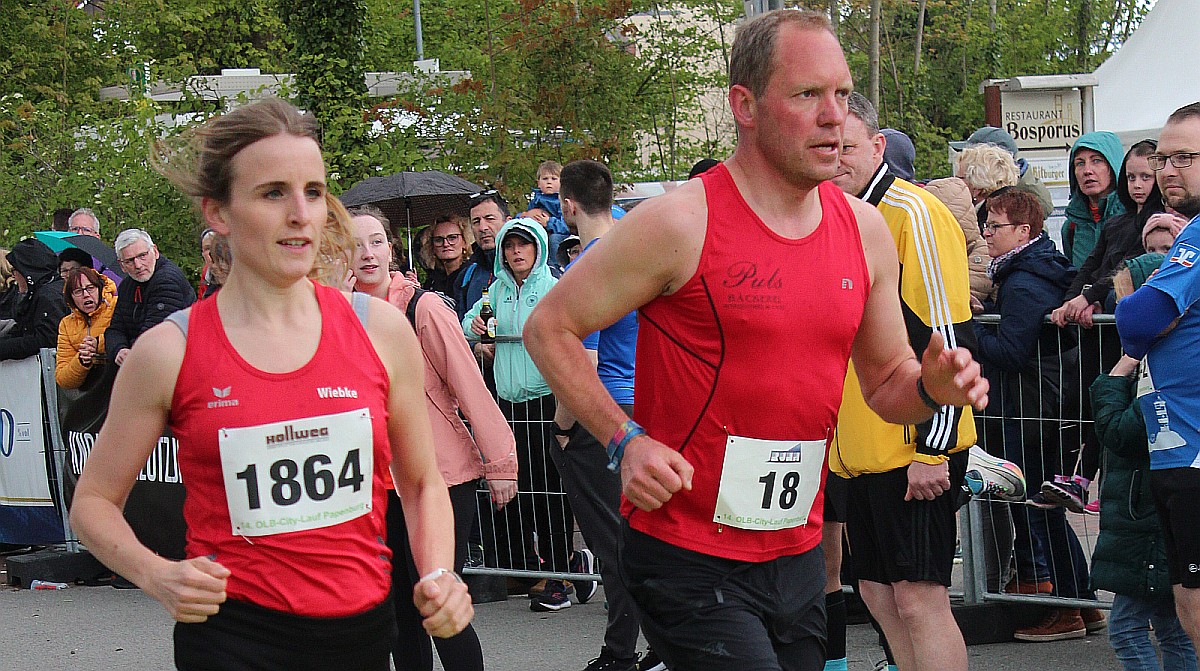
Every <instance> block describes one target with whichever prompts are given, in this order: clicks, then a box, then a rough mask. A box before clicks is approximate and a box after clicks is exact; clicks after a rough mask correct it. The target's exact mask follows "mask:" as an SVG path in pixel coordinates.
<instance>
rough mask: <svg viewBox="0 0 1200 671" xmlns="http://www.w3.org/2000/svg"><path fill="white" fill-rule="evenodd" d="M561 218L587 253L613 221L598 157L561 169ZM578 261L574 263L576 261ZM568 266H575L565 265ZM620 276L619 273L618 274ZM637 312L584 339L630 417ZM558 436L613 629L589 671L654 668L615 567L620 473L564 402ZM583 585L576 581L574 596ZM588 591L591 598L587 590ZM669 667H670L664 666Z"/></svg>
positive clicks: (558, 459)
mask: <svg viewBox="0 0 1200 671" xmlns="http://www.w3.org/2000/svg"><path fill="white" fill-rule="evenodd" d="M559 189H560V190H559V198H560V201H561V204H562V214H563V221H564V222H565V223H566V224H567V227H568V228H569V229H570V231H571V233H573V234H576V235H578V236H579V238H580V242H581V243H582V244H583V253H581V254H580V255H579V257H576V258H577V259H578V258H580V257H582V256H583V255H584V254H587V250H588V249H590V248H591V247H592V246H593V245H595V244H596V243H597V241H599V239H600V238H601V236H603V235H604V234H605V233H606V232H607V231H608V230H609V229H611V228H612V227H613V226H614V225H615V224H616V222H615V221H614V220H613V217H612V194H613V182H612V175H610V174H609V171H608V168H606V167H605V166H604V164H602V163H599V162H597V161H590V160H584V161H575V162H573V163H569V164H568V165H567V166H566V167H564V168H563V169H562V175H561V178H560V186H559ZM572 263H574V262H572ZM567 269H568V272H569V271H570V264H569V265H568V266H567ZM613 279H614V281H616V280H617V279H618V278H613ZM637 329H638V324H637V312H630V313H628V314H626V315H625V316H624V317H622V318H621V319H619V320H618V321H617V322H616V323H614V324H612V325H611V326H609V327H607V328H604V329H602V330H600V331H597V332H596V333H593V334H592V335H590V336H588V337H587V339H585V340H584V347H585V348H586V349H587V350H588V354H589V355H590V356H591V357H593V361H594V363H595V364H596V370H597V373H598V374H599V376H600V381H601V382H603V383H604V387H605V389H607V390H608V393H609V394H610V395H612V397H613V400H615V401H616V402H617V405H619V406H621V409H622V410H624V411H625V413H626V414H627V415H630V416H632V415H633V378H634V356H635V350H636V349H637ZM554 421H555V427H554V434H555V436H556V437H557V438H558V444H559V446H560V447H561V448H562V449H561V450H559V451H557V452H554V453H553V457H554V462H555V465H556V466H558V472H559V474H560V475H561V476H562V480H563V489H564V490H565V491H566V493H567V498H568V499H569V500H570V502H571V509H572V510H573V511H574V512H575V520H576V521H577V522H578V523H579V530H580V531H581V532H582V533H583V538H584V540H585V541H587V546H588V548H589V549H590V550H591V551H592V552H594V553H595V555H596V557H598V558H599V560H600V562H599V563H600V574H601V575H602V576H603V577H604V594H605V596H606V597H607V598H608V626H607V629H606V630H605V634H604V647H602V648H601V649H600V656H599V657H598V658H596V659H595V660H593V661H592V663H591V664H590V665H588V667H587V671H592V670H596V671H599V670H600V669H605V670H612V671H633V670H635V669H650V668H656V667H657V665H658V662H657V661H652V660H649V659H646V658H643V659H642V661H641V664H640V665H639V663H638V657H637V639H638V631H639V629H640V624H641V618H640V616H639V615H638V611H637V607H636V605H635V604H634V602H633V599H632V598H631V597H630V595H629V592H628V590H627V589H626V588H625V583H624V581H622V580H621V576H620V575H619V574H618V572H617V566H618V564H617V539H618V538H619V537H620V535H621V533H620V532H621V509H620V508H621V476H620V474H619V473H615V472H613V471H610V470H608V468H607V466H608V453H607V452H606V450H605V448H604V444H603V443H601V442H600V441H598V440H596V438H595V437H594V436H592V435H591V434H590V433H588V431H587V429H585V428H583V427H582V426H580V425H579V423H578V422H576V421H575V417H574V416H572V415H571V413H570V411H569V410H567V407H566V406H565V405H563V404H561V403H560V404H559V405H558V411H557V412H556V413H555V416H554ZM582 589H585V588H583V587H581V586H580V584H579V583H578V582H577V583H576V590H577V592H576V594H577V596H579V597H582V596H583V593H581V591H580V590H582ZM589 596H590V595H589ZM662 668H665V667H662Z"/></svg>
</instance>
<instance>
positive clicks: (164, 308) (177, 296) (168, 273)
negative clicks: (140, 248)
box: [105, 254, 196, 356]
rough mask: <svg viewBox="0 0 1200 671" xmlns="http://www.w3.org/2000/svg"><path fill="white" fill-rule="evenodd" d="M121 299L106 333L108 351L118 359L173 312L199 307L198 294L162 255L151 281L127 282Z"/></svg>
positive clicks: (120, 296) (129, 280)
mask: <svg viewBox="0 0 1200 671" xmlns="http://www.w3.org/2000/svg"><path fill="white" fill-rule="evenodd" d="M117 299H118V300H117V307H116V309H115V310H114V311H113V318H112V323H111V324H109V330H108V331H105V336H106V337H107V340H108V351H109V353H110V354H113V355H114V356H115V355H116V354H117V352H120V351H121V350H123V349H128V348H130V347H133V342H134V341H135V340H137V339H138V337H139V336H141V335H142V334H143V333H145V332H146V331H147V330H149V329H150V327H152V326H155V325H157V324H158V323H159V322H161V321H163V320H164V319H166V318H167V317H168V316H170V314H171V313H172V312H175V311H176V310H182V309H184V308H186V307H188V306H189V305H191V304H192V303H195V302H196V292H195V291H194V290H193V289H192V285H191V283H190V282H188V280H187V277H185V276H184V274H183V271H182V270H180V269H179V266H177V265H175V264H174V263H172V262H171V260H170V259H168V258H167V257H165V256H162V255H161V254H160V255H159V257H158V262H157V263H155V264H154V274H153V275H151V276H150V279H148V280H146V281H145V282H138V281H136V280H134V279H133V278H132V277H127V278H125V280H124V281H123V282H121V285H120V286H118V287H117Z"/></svg>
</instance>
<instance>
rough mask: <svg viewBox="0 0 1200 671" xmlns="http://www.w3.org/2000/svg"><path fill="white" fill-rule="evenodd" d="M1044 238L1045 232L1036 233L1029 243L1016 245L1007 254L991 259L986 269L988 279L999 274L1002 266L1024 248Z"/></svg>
mask: <svg viewBox="0 0 1200 671" xmlns="http://www.w3.org/2000/svg"><path fill="white" fill-rule="evenodd" d="M1045 236H1046V232H1045V231H1042V232H1041V233H1038V234H1037V236H1036V237H1034V238H1033V239H1032V240H1030V241H1029V242H1026V243H1025V244H1023V245H1017V246H1016V247H1013V248H1012V249H1010V250H1008V251H1007V252H1004V253H1003V254H1001V255H1000V256H997V257H996V258H994V259H992V261H991V262H990V263H988V267H987V276H988V279H992V278H994V277H995V276H996V273H998V272H1000V269H1001V268H1003V267H1004V265H1005V264H1007V263H1008V262H1009V261H1011V260H1012V258H1013V257H1014V256H1016V255H1017V254H1020V253H1021V252H1022V251H1024V249H1025V248H1026V247H1028V246H1029V245H1032V244H1033V243H1035V242H1037V241H1038V240H1041V239H1042V238H1044V237H1045Z"/></svg>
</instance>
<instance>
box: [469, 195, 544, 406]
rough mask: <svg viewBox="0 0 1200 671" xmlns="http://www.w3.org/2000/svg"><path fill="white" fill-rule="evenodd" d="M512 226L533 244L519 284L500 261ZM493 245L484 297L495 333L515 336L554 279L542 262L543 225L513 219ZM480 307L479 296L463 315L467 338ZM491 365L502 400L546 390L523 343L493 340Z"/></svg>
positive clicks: (521, 400)
mask: <svg viewBox="0 0 1200 671" xmlns="http://www.w3.org/2000/svg"><path fill="white" fill-rule="evenodd" d="M516 228H520V229H522V230H523V231H525V232H526V233H527V234H529V235H530V236H531V237H532V238H533V240H534V242H535V243H536V244H537V258H536V259H534V262H533V270H532V271H530V273H529V277H527V278H525V281H524V282H523V283H522V284H521V286H519V287H518V286H517V281H516V279H515V278H514V277H513V274H512V271H511V270H509V269H508V265H507V264H506V263H505V262H504V238H505V237H507V236H508V234H509V232H510V231H512V230H513V229H516ZM496 247H497V249H496V262H495V276H496V279H495V280H494V281H493V282H492V283H491V285H489V286H488V300H489V302H490V303H491V304H492V311H493V312H495V313H496V335H497V336H519V335H521V330H522V329H524V328H525V320H526V319H528V318H529V313H531V312H533V307H534V306H535V305H537V304H538V301H540V300H542V297H543V296H545V295H546V292H548V291H550V288H551V287H553V286H554V285H555V283H557V282H558V280H557V279H556V278H555V277H554V275H552V274H551V273H550V267H549V266H547V265H546V259H547V248H548V244H547V242H546V229H544V228H542V225H541V224H539V223H537V222H536V221H534V220H533V219H526V218H523V219H513V220H512V221H510V222H508V223H507V224H505V225H504V227H503V228H501V229H500V234H499V235H497V236H496ZM482 307H483V300H482V299H480V300H479V301H477V302H476V303H475V305H472V306H471V309H470V310H468V311H467V314H466V316H465V317H463V321H462V325H463V332H465V333H466V334H467V336H468V337H470V338H475V337H477V336H476V335H475V334H474V333H472V332H471V322H473V321H475V318H476V317H478V316H479V310H480V309H482ZM494 366H495V367H494V368H493V370H494V371H495V373H496V392H497V393H498V394H499V395H500V398H502V399H504V400H506V401H509V402H511V403H524V402H525V401H529V400H532V399H535V398H538V397H540V396H545V395H546V394H549V393H550V385H548V384H546V380H545V378H543V377H542V374H541V373H540V372H539V371H538V369H537V366H534V365H533V359H530V358H529V352H528V351H526V350H525V345H524V344H523V343H519V342H497V343H496V361H495V364H494Z"/></svg>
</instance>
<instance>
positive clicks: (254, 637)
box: [175, 595, 396, 671]
mask: <svg viewBox="0 0 1200 671" xmlns="http://www.w3.org/2000/svg"><path fill="white" fill-rule="evenodd" d="M395 640H396V617H395V614H394V611H393V610H392V598H391V595H388V597H387V598H386V599H384V600H383V603H381V604H379V605H378V606H376V607H374V608H372V609H371V610H368V611H366V612H364V613H359V614H357V615H349V616H347V617H328V618H325V617H303V616H300V615H292V614H290V613H281V612H279V611H276V610H272V609H270V608H263V607H262V606H257V605H255V604H252V603H247V602H245V601H234V600H232V599H230V600H228V601H226V602H225V603H223V604H221V610H220V612H218V613H217V614H216V615H214V616H212V617H210V618H208V620H206V621H205V622H200V623H193V624H183V623H177V624H176V625H175V667H176V668H177V669H179V670H180V671H250V670H254V671H324V670H326V669H362V670H363V671H387V670H388V669H390V668H391V663H390V656H391V652H392V642H393V641H395Z"/></svg>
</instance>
